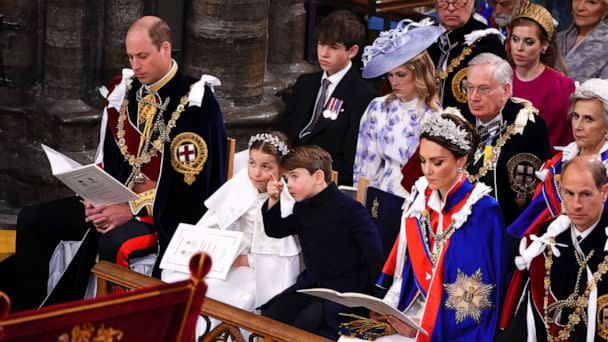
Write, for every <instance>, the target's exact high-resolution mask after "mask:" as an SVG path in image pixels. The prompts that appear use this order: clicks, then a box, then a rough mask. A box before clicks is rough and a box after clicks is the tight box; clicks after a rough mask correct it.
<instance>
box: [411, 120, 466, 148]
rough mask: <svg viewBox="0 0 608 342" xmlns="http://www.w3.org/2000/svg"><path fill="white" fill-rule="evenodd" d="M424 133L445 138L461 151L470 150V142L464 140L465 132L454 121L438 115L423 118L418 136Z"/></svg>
mask: <svg viewBox="0 0 608 342" xmlns="http://www.w3.org/2000/svg"><path fill="white" fill-rule="evenodd" d="M424 133H426V134H428V135H431V136H435V137H442V138H445V139H447V140H448V141H449V142H451V143H452V144H454V145H456V146H458V147H459V148H460V149H462V150H463V151H470V150H471V142H470V141H468V140H467V139H466V136H467V131H466V130H465V129H463V128H460V127H458V125H457V124H456V123H455V122H454V121H452V120H450V119H446V118H444V117H442V116H441V115H440V114H431V115H428V116H426V117H425V119H424V121H423V123H422V129H421V130H420V135H422V134H424Z"/></svg>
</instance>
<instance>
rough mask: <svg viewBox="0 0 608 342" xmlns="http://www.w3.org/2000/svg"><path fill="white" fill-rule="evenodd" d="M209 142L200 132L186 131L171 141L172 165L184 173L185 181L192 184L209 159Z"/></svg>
mask: <svg viewBox="0 0 608 342" xmlns="http://www.w3.org/2000/svg"><path fill="white" fill-rule="evenodd" d="M208 153H209V151H208V150H207V144H206V143H205V140H203V138H201V137H200V136H199V135H198V134H195V133H192V132H185V133H180V134H178V135H177V136H176V137H175V138H173V140H172V141H171V165H172V166H173V169H174V170H175V171H177V172H179V173H182V174H184V182H185V183H186V184H188V185H192V183H194V181H195V180H196V176H197V175H198V174H199V173H200V172H201V171H202V170H203V165H205V162H206V161H207V155H208Z"/></svg>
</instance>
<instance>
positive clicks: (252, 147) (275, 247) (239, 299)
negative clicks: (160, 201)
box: [162, 132, 300, 325]
mask: <svg viewBox="0 0 608 342" xmlns="http://www.w3.org/2000/svg"><path fill="white" fill-rule="evenodd" d="M287 153H289V148H288V146H287V137H286V136H285V135H284V134H283V133H281V132H270V133H260V134H256V135H254V136H252V137H251V139H250V140H249V162H248V167H247V169H243V170H241V171H240V172H239V173H237V174H236V175H235V176H234V177H233V178H231V179H230V180H229V181H227V182H226V183H224V185H222V187H220V188H219V189H218V190H217V191H216V192H215V193H214V194H213V195H211V197H209V198H208V199H207V200H206V201H205V206H206V207H207V208H208V210H207V212H206V213H205V215H204V216H203V217H202V218H201V219H200V221H199V222H198V223H197V224H196V226H199V227H204V228H214V229H222V230H235V231H241V232H243V233H244V236H243V242H242V243H241V247H240V248H241V252H240V255H239V256H238V257H237V258H236V260H235V261H234V263H233V264H232V268H231V270H230V272H229V273H228V277H227V278H226V280H220V279H213V278H207V279H206V280H205V281H206V282H207V285H208V289H207V296H208V297H210V298H213V299H216V300H219V301H221V302H224V303H227V304H230V305H232V306H236V307H238V308H241V309H243V310H247V311H254V309H255V308H256V307H258V306H260V305H262V304H264V303H266V302H267V301H268V300H269V299H271V298H272V297H274V296H275V295H276V294H278V293H280V292H281V291H283V290H285V289H286V288H287V287H289V286H291V285H293V284H294V283H295V281H296V278H297V276H298V274H299V273H300V245H299V242H298V241H297V238H294V237H286V238H282V239H274V238H270V237H268V236H267V235H266V233H265V232H264V221H263V219H262V212H261V207H262V204H264V202H265V201H266V200H267V199H268V194H266V184H267V183H268V181H269V180H270V178H271V175H273V176H274V177H275V178H276V179H278V178H279V160H280V159H281V158H282V157H283V156H284V155H286V154H287ZM286 196H288V194H287V195H286ZM188 276H189V274H185V273H179V272H175V271H171V270H163V272H162V280H164V281H166V282H174V281H179V280H183V279H186V278H187V277H188ZM214 323H216V322H214ZM214 325H215V324H214Z"/></svg>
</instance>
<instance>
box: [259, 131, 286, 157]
mask: <svg viewBox="0 0 608 342" xmlns="http://www.w3.org/2000/svg"><path fill="white" fill-rule="evenodd" d="M256 141H261V142H263V143H267V144H271V145H272V146H274V147H276V148H277V150H279V153H281V157H284V156H285V155H286V154H287V153H289V149H288V148H287V145H285V143H284V142H283V141H281V139H279V138H278V137H277V136H274V135H272V134H269V133H258V134H256V135H252V136H251V138H249V148H251V145H253V143H254V142H256Z"/></svg>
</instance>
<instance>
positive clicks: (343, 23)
mask: <svg viewBox="0 0 608 342" xmlns="http://www.w3.org/2000/svg"><path fill="white" fill-rule="evenodd" d="M315 36H316V40H317V58H318V60H319V65H320V66H321V69H323V71H319V72H315V73H311V74H306V75H302V76H300V77H299V78H298V80H297V81H296V84H295V85H294V87H293V91H292V94H291V97H290V99H289V101H288V103H287V107H286V109H285V112H284V113H283V116H282V118H281V121H280V122H279V129H280V130H281V131H283V132H284V133H285V134H287V136H288V137H289V140H290V142H291V144H292V146H294V147H297V146H301V145H317V146H320V147H322V148H323V149H325V150H326V151H327V152H329V154H330V155H331V157H332V159H333V165H332V168H333V170H335V171H338V177H339V181H338V183H340V184H344V185H352V184H353V164H354V161H355V149H356V147H357V135H358V133H359V122H360V121H361V116H362V115H363V112H364V111H365V109H366V108H367V105H368V104H369V103H370V101H371V100H372V99H373V98H374V97H375V96H376V93H377V92H376V91H375V90H374V89H372V88H371V87H370V86H369V85H368V84H367V83H365V82H364V81H363V79H362V78H361V75H360V72H359V70H357V68H356V67H354V66H353V65H352V62H351V59H352V58H354V57H355V56H357V53H358V52H359V49H360V46H361V44H362V42H363V40H364V39H365V26H364V24H363V21H362V20H361V18H360V17H358V16H357V15H356V14H354V13H352V12H350V11H344V10H340V11H335V12H332V13H331V14H330V15H328V16H327V17H326V18H324V19H323V20H322V21H321V23H320V24H319V26H317V28H316V31H315Z"/></svg>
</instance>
